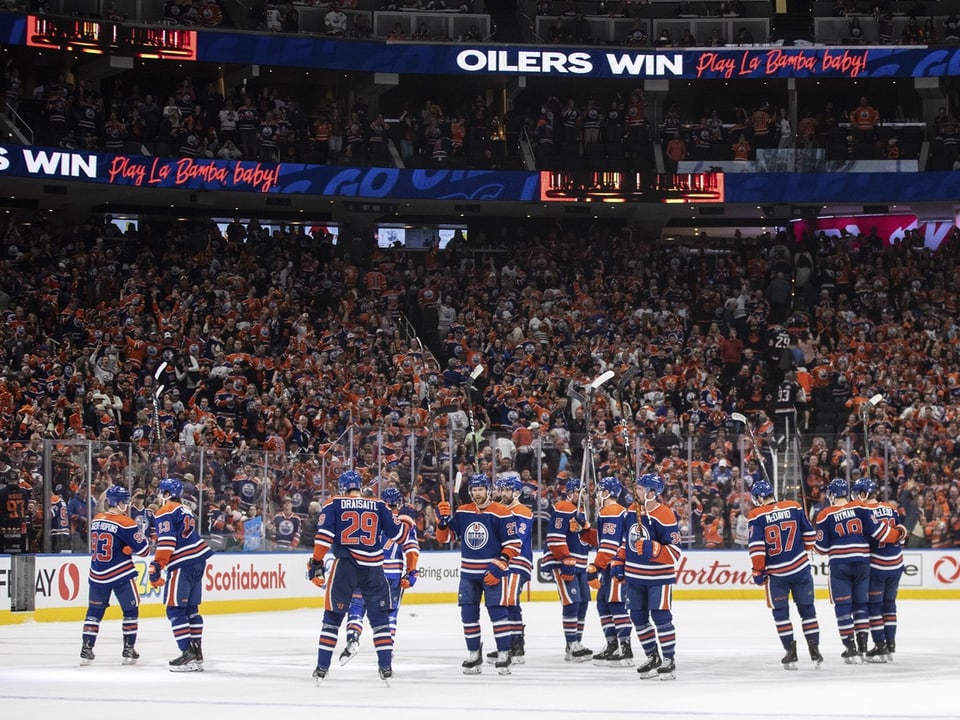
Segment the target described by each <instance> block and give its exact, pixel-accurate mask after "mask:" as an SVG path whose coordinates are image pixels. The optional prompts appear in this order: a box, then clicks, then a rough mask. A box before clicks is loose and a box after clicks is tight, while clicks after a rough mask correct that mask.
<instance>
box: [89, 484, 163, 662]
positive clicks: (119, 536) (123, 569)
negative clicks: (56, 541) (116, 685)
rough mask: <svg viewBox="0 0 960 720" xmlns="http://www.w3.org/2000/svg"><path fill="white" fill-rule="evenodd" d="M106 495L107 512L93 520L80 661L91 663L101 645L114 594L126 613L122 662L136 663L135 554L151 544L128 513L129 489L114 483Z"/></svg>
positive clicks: (138, 615)
mask: <svg viewBox="0 0 960 720" xmlns="http://www.w3.org/2000/svg"><path fill="white" fill-rule="evenodd" d="M105 495H106V503H107V509H106V511H105V512H102V513H98V514H97V515H96V516H95V517H94V518H93V520H92V521H91V523H90V551H91V555H92V557H91V558H90V579H89V585H90V598H89V601H88V605H87V615H86V618H85V619H84V621H83V647H81V649H80V664H81V665H89V664H90V663H92V662H93V660H94V654H93V647H94V645H96V644H97V635H98V634H99V632H100V622H101V621H102V620H103V614H104V613H105V612H106V610H107V608H108V607H109V606H110V596H111V595H114V596H116V598H117V604H118V605H119V606H120V611H121V612H122V613H123V651H122V653H121V658H122V662H123V664H124V665H133V664H135V663H136V662H137V660H138V659H139V658H140V654H139V653H138V652H137V649H136V644H137V630H138V625H139V621H140V593H139V592H138V590H137V569H136V567H134V564H133V559H132V556H133V555H146V554H147V553H148V552H149V551H150V544H149V543H148V542H147V539H146V538H145V537H144V536H143V533H142V532H140V529H139V528H138V527H137V523H136V522H134V521H133V520H132V519H131V518H130V517H128V515H127V511H128V509H129V507H130V493H129V492H128V491H127V489H126V488H125V487H121V486H119V485H111V486H110V487H109V488H107V492H106V493H105Z"/></svg>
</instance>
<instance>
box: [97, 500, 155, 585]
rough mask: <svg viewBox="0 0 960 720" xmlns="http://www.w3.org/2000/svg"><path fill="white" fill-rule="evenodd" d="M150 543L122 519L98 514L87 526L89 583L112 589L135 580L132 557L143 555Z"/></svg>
mask: <svg viewBox="0 0 960 720" xmlns="http://www.w3.org/2000/svg"><path fill="white" fill-rule="evenodd" d="M149 550H150V543H148V542H147V539H146V538H145V537H144V536H143V533H142V532H140V528H139V527H137V523H136V522H135V521H134V520H132V519H130V518H129V517H127V516H126V515H117V514H114V513H106V512H102V513H99V514H98V515H96V517H94V518H93V521H92V522H91V523H90V553H91V558H90V582H91V584H94V585H114V584H115V583H117V582H120V581H123V580H128V579H130V578H136V577H137V569H136V567H134V564H133V559H132V557H131V556H133V555H146V554H147V553H148V552H149Z"/></svg>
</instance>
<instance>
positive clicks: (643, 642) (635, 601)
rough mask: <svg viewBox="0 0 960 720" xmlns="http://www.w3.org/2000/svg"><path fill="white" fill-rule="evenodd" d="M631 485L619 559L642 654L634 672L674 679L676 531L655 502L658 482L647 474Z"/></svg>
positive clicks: (660, 492)
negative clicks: (632, 492) (632, 496)
mask: <svg viewBox="0 0 960 720" xmlns="http://www.w3.org/2000/svg"><path fill="white" fill-rule="evenodd" d="M636 484H637V492H636V500H635V501H634V503H633V505H631V506H630V507H629V508H628V509H627V516H626V519H625V521H624V523H625V527H626V528H627V535H626V542H625V543H624V547H623V549H622V552H623V557H622V558H621V559H622V560H623V563H624V567H623V571H624V578H625V579H626V582H627V609H628V610H629V612H630V621H631V622H632V623H633V627H634V628H635V629H636V633H637V640H638V641H639V643H640V646H641V647H642V648H643V652H644V654H645V655H646V660H645V661H644V663H643V664H642V665H641V666H640V667H638V668H637V673H639V675H640V677H641V678H643V679H644V680H647V679H650V678H659V679H661V680H673V679H674V678H675V677H676V661H675V659H674V654H675V651H676V645H677V631H676V628H675V627H674V625H673V610H672V608H673V586H674V584H675V583H676V581H677V569H676V566H677V563H678V562H679V560H680V528H679V526H678V525H677V516H676V515H674V513H673V510H671V509H670V508H669V507H667V506H666V505H663V504H662V503H661V502H660V499H661V497H662V495H663V489H664V485H663V478H661V477H660V476H659V475H657V474H655V473H646V474H644V475H641V476H640V477H639V478H637V483H636ZM651 623H652V624H651Z"/></svg>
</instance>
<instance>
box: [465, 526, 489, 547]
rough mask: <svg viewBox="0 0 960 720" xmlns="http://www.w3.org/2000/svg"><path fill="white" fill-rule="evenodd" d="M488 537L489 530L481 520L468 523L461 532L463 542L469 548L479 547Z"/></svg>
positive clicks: (484, 543)
mask: <svg viewBox="0 0 960 720" xmlns="http://www.w3.org/2000/svg"><path fill="white" fill-rule="evenodd" d="M489 539H490V532H489V531H488V530H487V526H486V525H484V524H483V523H481V522H472V523H470V524H469V525H467V529H466V530H465V531H464V533H463V542H464V544H465V545H466V546H467V547H468V548H470V549H471V550H479V549H481V548H482V547H484V546H485V545H486V544H487V541H488V540H489Z"/></svg>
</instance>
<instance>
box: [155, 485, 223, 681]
mask: <svg viewBox="0 0 960 720" xmlns="http://www.w3.org/2000/svg"><path fill="white" fill-rule="evenodd" d="M157 493H158V496H159V498H160V502H161V503H163V504H162V505H161V507H160V509H159V510H157V514H156V518H155V521H156V527H157V550H156V553H155V554H154V556H153V562H152V563H150V566H149V579H150V587H152V588H159V587H163V588H164V591H163V593H164V595H163V603H164V605H166V606H167V618H168V619H169V620H170V625H171V627H172V628H173V637H174V639H175V640H176V641H177V647H179V648H180V656H179V657H176V658H174V659H173V660H171V661H170V663H169V665H170V671H171V672H202V671H203V648H202V640H203V617H202V616H201V615H200V603H201V601H202V599H203V574H204V570H205V569H206V566H207V558H209V557H210V556H211V555H213V551H212V550H211V549H210V548H209V546H208V545H207V543H206V542H204V540H203V538H202V537H200V531H199V529H198V528H197V519H196V518H195V517H194V515H193V512H191V510H190V508H188V507H187V506H186V505H184V504H183V503H182V502H181V498H182V496H183V483H182V482H180V481H179V480H177V479H176V478H164V479H163V480H161V481H160V484H159V486H158V487H157ZM164 571H166V578H164V577H163V572H164Z"/></svg>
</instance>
